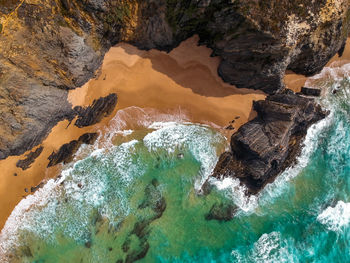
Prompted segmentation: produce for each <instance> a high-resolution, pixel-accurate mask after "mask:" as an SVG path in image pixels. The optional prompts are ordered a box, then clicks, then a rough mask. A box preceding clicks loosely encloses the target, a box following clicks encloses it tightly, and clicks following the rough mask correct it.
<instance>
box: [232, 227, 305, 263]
mask: <svg viewBox="0 0 350 263" xmlns="http://www.w3.org/2000/svg"><path fill="white" fill-rule="evenodd" d="M244 252H245V253H247V254H241V252H240V251H239V250H233V251H232V252H231V257H232V259H233V260H234V262H240V263H248V262H249V263H250V262H254V263H277V262H278V263H283V262H286V263H287V262H288V263H293V262H299V261H298V260H297V257H296V255H292V253H290V251H289V250H288V244H287V242H286V241H284V240H282V238H281V234H280V233H279V232H276V231H274V232H271V233H269V234H267V233H265V234H263V235H261V237H260V238H259V239H258V240H257V241H256V242H255V243H254V244H253V246H252V248H251V249H250V250H248V251H247V252H246V251H244Z"/></svg>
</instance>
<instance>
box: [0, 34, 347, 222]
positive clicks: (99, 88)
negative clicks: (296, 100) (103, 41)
mask: <svg viewBox="0 0 350 263" xmlns="http://www.w3.org/2000/svg"><path fill="white" fill-rule="evenodd" d="M197 42H198V37H193V38H191V39H188V40H187V41H184V42H183V43H182V44H181V45H180V46H179V47H178V48H176V49H174V50H173V51H172V52H170V53H165V52H160V51H157V50H151V51H141V50H138V49H137V48H135V47H133V46H131V45H128V44H119V45H117V46H115V47H113V48H111V50H110V51H109V52H108V53H107V54H106V56H105V59H104V61H103V66H102V69H101V73H100V74H99V77H98V78H96V79H92V80H90V81H89V82H88V83H87V84H86V85H84V86H83V87H81V88H78V89H75V90H73V91H70V93H69V101H70V102H71V103H72V104H73V106H76V105H82V106H87V105H89V104H91V103H92V101H93V100H94V99H98V98H100V97H101V96H106V95H108V94H110V93H112V92H115V93H117V94H118V104H117V107H116V109H115V110H114V112H113V113H112V114H111V115H110V116H109V117H107V118H105V119H103V121H102V122H101V123H98V124H96V125H94V126H90V127H86V128H82V129H81V128H78V127H76V126H74V125H69V126H68V121H62V122H60V123H58V124H57V125H56V126H55V127H54V128H53V129H52V131H51V132H50V134H49V135H48V137H47V138H46V139H45V140H44V141H43V143H42V144H41V145H42V146H43V148H44V149H43V152H42V153H41V155H40V156H39V157H38V158H37V159H36V160H35V162H34V163H33V164H32V165H31V167H30V168H29V169H27V170H25V171H22V170H21V169H20V168H17V167H16V162H17V161H18V160H22V159H24V158H25V155H26V154H28V153H29V152H30V151H28V152H27V153H25V154H23V155H21V156H13V157H9V158H7V159H6V160H2V161H0V171H1V177H0V207H1V213H0V229H1V228H2V227H3V225H4V223H5V221H6V219H7V217H8V216H9V215H10V213H11V211H12V210H13V208H14V207H15V206H16V205H17V204H18V202H20V201H21V199H22V198H23V197H25V196H26V195H28V194H30V188H31V187H32V186H36V185H38V184H39V183H40V182H42V181H43V180H45V179H49V178H52V177H54V176H56V175H58V174H59V172H60V166H56V167H51V168H46V167H47V164H48V163H49V160H48V156H49V155H50V154H51V153H52V152H53V151H57V150H58V149H59V148H60V146H62V145H63V144H65V143H69V142H70V141H72V140H75V139H78V138H79V136H81V135H82V134H84V133H87V132H97V131H103V130H104V128H106V127H108V125H109V121H110V119H111V118H112V117H113V116H114V115H115V114H116V112H117V111H118V110H121V109H125V108H128V107H130V106H138V107H140V108H153V109H157V111H158V112H163V113H169V112H178V111H179V110H180V111H181V112H182V113H185V114H186V115H187V117H188V119H189V120H191V121H192V122H197V123H206V124H208V123H209V124H213V125H214V126H216V127H226V126H228V125H229V124H230V121H231V120H233V119H235V118H236V117H239V119H237V120H235V122H234V123H233V124H232V126H233V127H234V128H235V130H237V128H238V127H240V126H241V125H242V124H244V123H245V122H247V121H248V120H249V119H251V118H253V117H254V116H255V113H254V112H253V111H252V102H253V100H260V99H264V98H265V95H264V94H263V93H262V92H257V91H253V90H247V89H237V88H235V87H234V86H232V85H229V84H226V83H224V82H223V81H222V79H221V78H220V77H219V76H218V74H217V67H218V65H219V63H220V59H219V58H218V57H214V58H212V57H210V53H211V50H210V49H208V48H206V47H203V46H197ZM344 61H348V62H344ZM333 62H335V63H349V62H350V48H349V45H347V48H346V50H345V52H344V55H343V57H342V58H341V60H339V58H337V57H335V58H333V59H332V60H331V62H330V63H333ZM329 65H330V64H329ZM305 80H306V78H305V77H304V76H300V75H296V74H294V73H291V72H289V73H288V74H287V75H286V77H285V83H286V85H287V86H288V87H289V88H291V89H293V90H295V91H298V90H300V87H301V86H302V85H303V84H304V82H305ZM73 123H74V122H73ZM67 126H68V127H67ZM37 147H39V146H37ZM37 147H35V148H33V149H32V150H35V149H36V148H37ZM32 150H31V151H32ZM14 174H17V176H14ZM25 188H27V189H28V193H26V192H25Z"/></svg>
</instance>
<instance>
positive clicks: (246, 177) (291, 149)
mask: <svg viewBox="0 0 350 263" xmlns="http://www.w3.org/2000/svg"><path fill="white" fill-rule="evenodd" d="M254 109H255V110H256V111H257V113H258V116H257V117H256V118H255V119H253V120H252V121H250V122H248V123H246V124H244V125H243V126H242V127H241V128H240V129H239V130H238V132H236V133H235V134H233V136H232V138H231V151H230V152H226V153H224V154H222V155H221V157H220V160H219V162H218V164H217V166H216V168H215V170H214V173H213V176H214V177H216V178H218V179H222V178H224V177H235V178H239V179H240V181H241V182H242V183H244V184H245V185H246V186H247V189H248V191H249V193H250V194H256V193H257V192H258V191H260V190H261V189H262V188H263V187H264V186H265V185H266V184H267V183H269V182H271V181H273V180H274V179H275V177H276V176H277V175H278V174H279V173H280V172H281V171H283V170H284V169H285V168H287V167H288V166H290V165H291V164H292V163H293V162H294V161H295V158H296V156H297V155H298V154H299V152H300V146H301V140H302V139H303V138H304V137H305V135H306V132H307V129H308V128H309V127H310V125H311V124H313V123H315V122H317V121H319V120H321V119H323V118H324V117H325V115H326V113H325V112H323V111H322V109H321V107H320V106H319V105H315V102H314V101H313V99H311V98H306V97H302V96H300V95H297V94H295V93H293V92H292V91H290V90H285V91H283V92H280V93H279V94H275V95H270V96H268V97H267V98H266V100H264V101H257V102H255V104H254Z"/></svg>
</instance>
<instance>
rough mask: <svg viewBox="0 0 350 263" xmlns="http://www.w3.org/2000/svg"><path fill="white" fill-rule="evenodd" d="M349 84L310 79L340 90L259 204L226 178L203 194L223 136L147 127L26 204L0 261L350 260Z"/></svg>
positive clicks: (1, 238) (7, 233) (4, 239)
mask: <svg viewBox="0 0 350 263" xmlns="http://www.w3.org/2000/svg"><path fill="white" fill-rule="evenodd" d="M338 71H340V69H338ZM326 73H327V72H326ZM338 73H339V72H338ZM340 73H341V72H340ZM340 73H339V74H340ZM345 77H346V76H345V73H344V74H340V76H338V75H337V76H336V77H335V76H334V75H332V74H325V73H323V74H322V75H320V76H317V77H315V78H314V79H313V80H311V81H310V83H309V84H310V85H318V86H320V85H321V86H324V88H325V89H327V90H328V91H331V90H332V89H333V88H335V87H341V88H342V91H339V92H337V94H336V95H332V94H331V93H330V94H328V95H327V96H326V97H325V98H323V99H322V100H321V103H322V104H323V105H324V106H325V107H327V108H328V109H330V110H331V114H330V116H329V117H328V118H327V119H326V120H323V121H321V122H320V123H318V124H317V125H315V126H313V127H312V128H311V129H310V130H309V132H308V136H307V138H306V141H305V147H304V149H303V153H302V155H301V156H300V158H299V160H298V163H297V165H296V166H295V167H292V168H290V169H288V170H287V171H286V172H284V173H283V174H282V175H281V176H279V177H278V179H277V180H276V182H274V183H273V184H271V185H269V186H267V188H266V189H265V190H264V191H263V192H262V193H261V194H260V195H259V196H258V197H251V198H249V199H248V198H246V197H245V196H244V195H243V190H244V189H242V187H240V186H239V184H238V182H237V181H235V180H230V179H226V180H224V181H222V182H220V181H216V180H211V184H212V185H213V186H214V188H213V191H212V192H211V193H210V194H209V195H202V194H201V193H200V186H201V184H202V183H203V182H204V180H205V179H206V178H207V176H208V175H209V174H210V172H211V171H212V169H213V167H214V166H215V163H216V161H217V158H218V156H219V154H220V153H221V152H222V151H223V150H224V148H225V147H227V141H226V139H225V138H224V137H223V136H222V135H221V134H220V133H218V132H217V131H215V130H214V129H212V128H210V127H209V126H202V125H197V124H191V123H181V122H157V123H153V122H152V121H148V122H147V124H144V125H138V126H137V127H136V126H135V127H133V130H130V131H124V132H119V133H116V132H115V131H111V134H110V136H109V139H108V140H107V142H105V143H100V144H97V145H95V146H94V147H89V146H86V147H85V148H84V149H82V150H81V152H80V156H81V157H80V159H81V160H76V161H75V163H74V164H71V165H70V166H68V167H66V168H65V169H64V171H63V172H62V176H61V177H60V178H59V179H57V180H51V181H49V182H48V183H47V184H46V185H45V187H44V188H43V189H41V190H39V191H37V192H36V193H35V194H34V195H33V196H31V197H28V198H27V199H25V200H23V201H22V202H21V203H20V204H19V205H18V206H17V207H16V209H15V211H14V212H13V214H12V215H11V217H10V219H9V220H8V222H7V224H6V226H5V228H4V230H3V231H2V233H1V235H0V242H1V243H0V253H1V256H0V259H1V262H133V261H135V260H137V259H139V262H247V263H248V262H350V249H349V245H350V244H349V243H350V228H349V224H350V195H349V193H350V178H349V172H350V158H349V153H350V124H349V117H350V111H349V107H350V106H349V105H350V102H348V96H347V92H346V90H347V89H348V88H349V94H350V85H349V82H348V81H347V79H346V78H345ZM116 117H117V118H118V116H116ZM119 117H120V116H119ZM221 205H222V206H226V205H234V206H236V207H238V213H237V215H236V217H235V218H234V219H233V220H231V221H228V222H225V221H221V222H220V221H216V220H207V219H206V218H207V215H208V213H209V211H210V210H211V208H212V207H213V206H221Z"/></svg>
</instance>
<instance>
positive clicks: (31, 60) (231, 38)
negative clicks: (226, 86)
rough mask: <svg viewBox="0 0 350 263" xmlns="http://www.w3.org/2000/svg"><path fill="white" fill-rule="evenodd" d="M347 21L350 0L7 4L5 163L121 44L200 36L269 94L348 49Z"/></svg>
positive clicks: (228, 74)
mask: <svg viewBox="0 0 350 263" xmlns="http://www.w3.org/2000/svg"><path fill="white" fill-rule="evenodd" d="M349 20H350V11H349V1H348V0H339V1H334V2H330V1H327V0H313V1H311V0H308V1H304V0H296V1H290V0H259V1H253V0H249V1H243V0H235V1H231V0H159V1H154V0H142V1H141V0H99V1H94V0H87V1H78V0H43V1H39V2H38V1H29V0H28V1H20V0H11V1H1V5H0V133H1V135H2V136H1V137H0V159H4V158H6V157H7V156H9V155H19V154H23V153H24V152H25V151H27V150H29V149H31V148H33V147H34V146H36V145H39V144H40V142H41V141H42V139H43V138H44V137H45V136H47V134H48V132H49V131H50V130H51V128H52V127H53V126H55V125H56V123H57V122H58V121H60V120H64V119H72V118H73V117H74V113H75V112H74V111H73V110H72V109H71V105H70V103H69V102H68V101H67V90H69V89H74V88H76V87H79V86H81V85H83V84H84V83H85V82H86V81H88V80H89V79H90V78H92V77H93V76H94V75H95V72H96V70H97V69H98V68H99V67H100V65H101V62H102V59H103V56H104V54H105V52H106V51H107V50H108V49H109V48H110V47H111V46H112V45H114V44H116V43H118V42H120V41H126V42H129V43H132V44H134V45H136V46H138V47H139V48H142V49H151V48H157V49H161V50H167V51H169V50H171V49H172V48H174V47H176V46H177V45H178V44H179V43H180V42H181V41H183V40H185V39H186V38H188V37H190V36H192V35H193V34H198V35H199V36H200V41H201V44H206V45H207V46H208V47H210V48H212V49H213V55H215V56H220V57H221V58H222V60H221V64H220V66H219V69H218V71H219V74H220V76H221V77H222V78H223V79H224V80H225V81H227V82H230V83H232V84H234V85H237V87H244V88H254V89H261V90H263V91H265V92H267V93H270V94H272V93H275V92H277V91H279V90H281V89H283V86H284V85H283V82H282V80H283V75H284V72H285V70H286V69H291V70H293V71H295V72H297V73H301V74H306V75H311V74H314V73H316V72H318V71H320V70H321V69H322V67H323V66H324V65H325V64H326V63H327V61H328V60H329V59H330V58H331V57H332V56H333V55H334V54H336V53H337V52H338V51H339V52H340V53H341V51H342V49H343V47H344V43H345V40H346V37H347V35H348V31H349ZM72 115H73V116H72Z"/></svg>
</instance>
